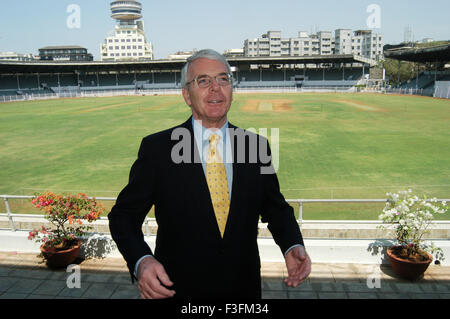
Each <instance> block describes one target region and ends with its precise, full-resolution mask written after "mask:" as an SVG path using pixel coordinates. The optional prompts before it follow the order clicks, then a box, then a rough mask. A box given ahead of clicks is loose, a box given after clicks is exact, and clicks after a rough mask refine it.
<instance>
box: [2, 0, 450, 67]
mask: <svg viewBox="0 0 450 319" xmlns="http://www.w3.org/2000/svg"><path fill="white" fill-rule="evenodd" d="M110 2H111V1H110V0H38V1H37V0H14V1H9V2H8V6H7V7H5V8H3V9H2V10H1V11H0V26H1V27H0V52H5V51H13V52H17V53H22V54H25V53H32V54H35V55H37V54H38V49H39V48H42V47H44V46H50V45H80V46H83V47H85V48H87V49H88V51H89V52H90V53H92V54H93V55H94V59H95V60H99V59H100V45H101V43H103V42H104V39H105V38H106V36H107V34H108V33H109V32H110V31H112V30H113V29H114V25H115V21H114V20H113V19H112V18H111V17H110V7H109V5H110ZM140 2H141V3H142V5H143V19H142V20H143V21H144V23H145V31H146V35H147V40H148V41H151V42H152V43H153V49H154V55H155V59H164V58H167V56H168V55H169V54H172V53H175V52H177V51H191V50H193V49H203V48H211V49H215V50H217V51H219V52H223V51H224V50H226V49H235V48H242V47H243V43H244V40H245V39H250V38H257V37H260V36H261V35H262V34H264V33H266V32H267V31H269V30H274V31H281V32H282V33H281V36H282V38H289V37H296V36H297V34H298V32H299V31H307V32H308V33H315V32H316V31H332V32H333V34H334V30H336V29H339V28H343V29H352V30H358V29H372V30H374V31H375V32H377V33H382V34H384V38H385V41H384V42H385V44H398V43H400V42H402V41H403V39H404V32H405V27H407V26H409V27H411V30H412V33H413V38H414V40H422V39H424V38H432V39H434V40H450V19H448V13H449V12H450V1H448V0H431V1H424V0H395V1H393V0H368V1H365V0H342V1H336V0H307V1H304V0H270V1H269V0H226V1H199V0H190V1H186V0H183V1H178V0H172V1H161V0H158V1H155V0H140ZM74 4H75V5H77V6H78V7H79V9H80V11H79V12H80V15H79V17H80V19H79V22H80V23H79V25H76V24H75V25H70V24H67V20H68V18H70V16H71V15H72V14H73V11H69V12H68V8H70V5H74ZM371 5H372V6H371ZM373 5H376V6H375V8H378V9H376V10H374V9H371V10H369V12H368V9H370V8H374V6H373ZM368 20H369V21H368Z"/></svg>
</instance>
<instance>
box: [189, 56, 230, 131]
mask: <svg viewBox="0 0 450 319" xmlns="http://www.w3.org/2000/svg"><path fill="white" fill-rule="evenodd" d="M226 73H228V70H227V67H226V66H225V65H223V64H222V63H221V62H219V61H216V60H210V59H207V58H200V59H197V60H195V61H194V62H192V63H191V64H190V65H189V68H188V71H187V82H190V81H192V80H193V79H194V78H195V77H197V76H199V77H201V76H203V75H207V76H209V77H211V78H212V79H213V80H212V83H211V85H210V86H209V87H207V88H199V87H198V86H197V83H195V81H194V82H191V83H190V84H189V85H188V87H187V88H183V97H184V100H185V101H186V104H187V105H189V106H190V107H191V109H192V116H193V117H194V119H195V120H200V121H202V125H203V126H204V127H206V128H212V127H216V128H220V127H222V126H223V125H224V124H225V121H226V117H227V113H228V110H229V109H230V106H231V102H232V101H233V88H232V86H231V84H229V85H225V86H219V85H218V84H217V82H216V79H215V77H216V76H217V75H219V74H226Z"/></svg>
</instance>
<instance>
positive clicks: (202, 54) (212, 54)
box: [181, 49, 231, 88]
mask: <svg viewBox="0 0 450 319" xmlns="http://www.w3.org/2000/svg"><path fill="white" fill-rule="evenodd" d="M201 58H206V59H210V60H216V61H219V62H221V63H223V65H225V66H226V68H227V70H228V73H230V74H231V67H230V64H229V63H228V61H227V59H225V57H224V56H223V55H222V54H220V53H219V52H217V51H214V50H211V49H204V50H200V51H198V52H195V53H194V54H193V55H192V56H190V57H189V58H188V59H187V61H186V64H185V65H184V66H183V68H182V69H181V87H184V88H186V87H187V85H186V83H187V72H188V69H189V65H190V64H191V63H192V62H194V61H195V60H197V59H201Z"/></svg>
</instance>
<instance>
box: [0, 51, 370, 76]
mask: <svg viewBox="0 0 450 319" xmlns="http://www.w3.org/2000/svg"><path fill="white" fill-rule="evenodd" d="M227 60H228V62H229V63H230V65H231V66H235V67H237V68H246V67H247V68H248V67H249V65H273V66H277V65H282V64H319V63H365V64H369V65H371V66H373V65H374V64H375V61H373V60H370V59H367V58H363V57H360V56H356V55H351V54H350V55H316V56H303V57H230V58H227ZM185 63H186V60H185V59H180V60H149V61H127V62H115V61H111V62H99V61H83V62H72V61H4V62H3V61H2V62H0V74H2V73H3V74H5V73H7V74H15V73H73V72H75V71H77V72H125V73H126V72H135V71H136V72H142V71H152V70H153V71H179V70H181V68H182V67H183V65H184V64H185Z"/></svg>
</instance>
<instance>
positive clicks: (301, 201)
mask: <svg viewBox="0 0 450 319" xmlns="http://www.w3.org/2000/svg"><path fill="white" fill-rule="evenodd" d="M34 197H35V196H27V195H0V198H3V201H4V203H5V208H6V213H4V214H0V217H7V218H8V220H9V225H10V228H11V230H12V231H16V228H15V226H14V218H15V217H30V218H43V217H44V215H42V214H15V213H13V212H12V211H11V206H10V205H9V199H33V198H34ZM95 198H96V199H97V200H102V201H115V200H116V199H117V198H116V197H95ZM286 201H287V202H288V203H296V204H298V205H299V208H298V220H297V221H298V223H299V224H303V223H305V222H307V221H305V220H304V219H303V204H307V203H353V204H356V203H385V202H386V201H387V200H386V199H286ZM437 201H438V202H443V201H445V202H450V199H437ZM99 219H100V220H107V219H108V218H107V217H100V218H99ZM154 221H155V218H152V217H147V218H146V219H145V221H144V225H145V226H146V227H147V226H148V223H149V222H154ZM314 222H315V223H317V222H318V221H314ZM340 222H342V221H340ZM320 223H334V221H330V220H328V221H320ZM345 223H346V224H360V223H364V224H367V223H379V221H376V220H373V221H367V220H365V221H360V220H346V221H345ZM439 223H440V222H439ZM443 223H449V224H450V221H443Z"/></svg>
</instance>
